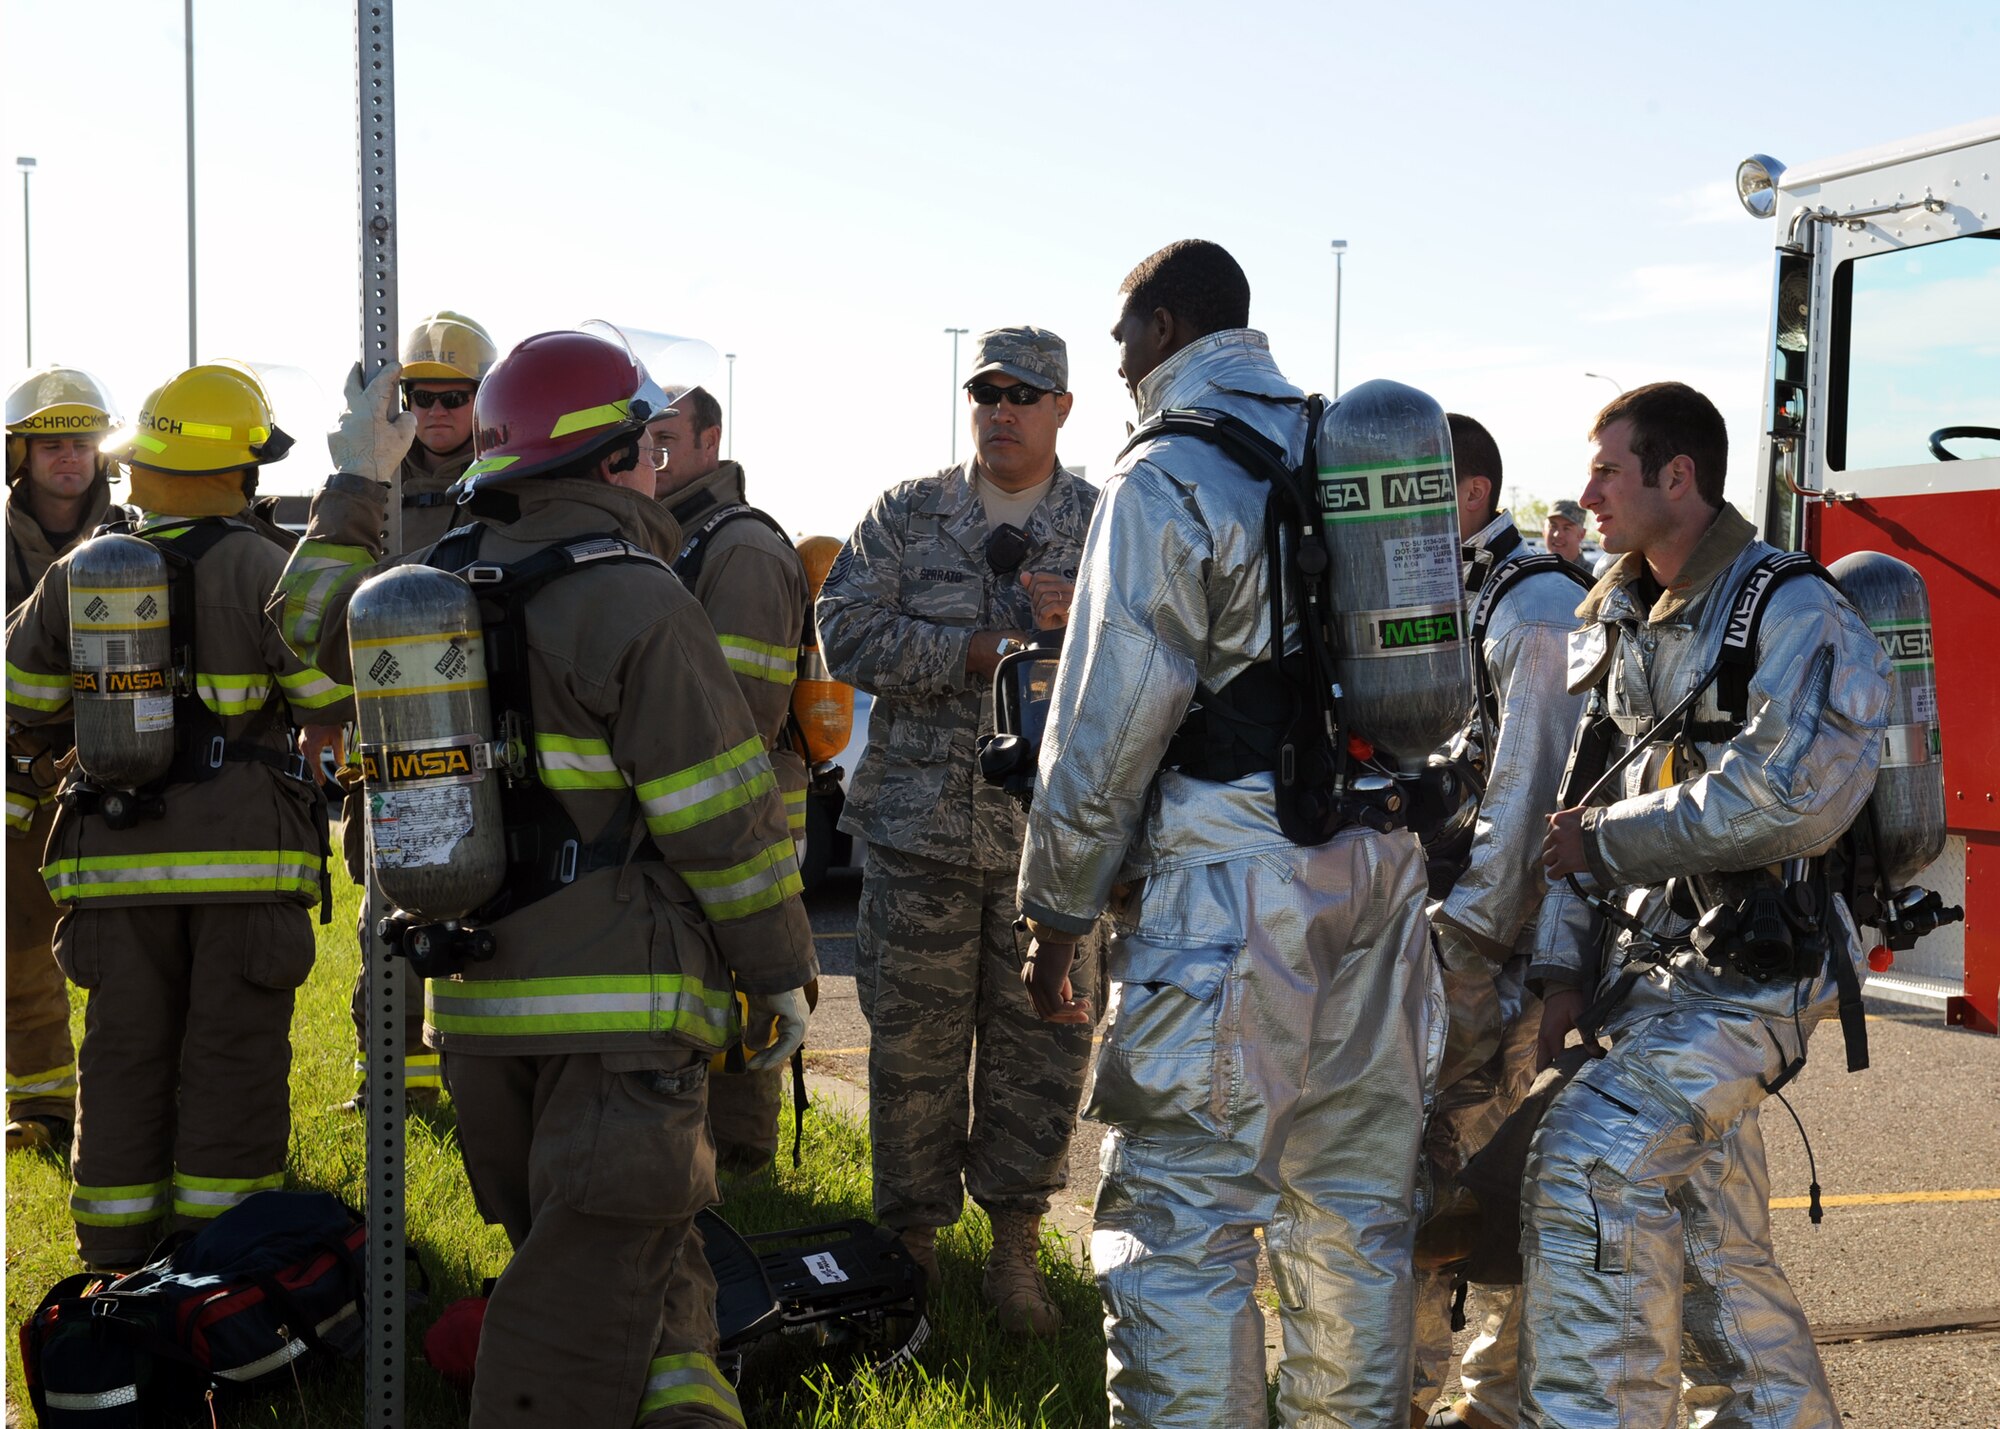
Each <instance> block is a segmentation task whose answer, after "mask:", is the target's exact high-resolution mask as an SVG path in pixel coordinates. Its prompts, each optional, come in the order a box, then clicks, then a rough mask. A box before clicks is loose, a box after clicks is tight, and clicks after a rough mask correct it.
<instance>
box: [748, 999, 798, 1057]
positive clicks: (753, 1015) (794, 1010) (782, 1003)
mask: <svg viewBox="0 0 2000 1429" xmlns="http://www.w3.org/2000/svg"><path fill="white" fill-rule="evenodd" d="M744 1001H746V1002H748V1003H749V1004H750V1025H751V1026H752V1027H761V1026H763V1025H764V1022H765V1020H766V1019H771V1020H773V1021H774V1022H775V1023H776V1027H775V1028H774V1029H773V1030H774V1032H775V1040H774V1041H773V1042H772V1043H771V1045H770V1046H768V1047H766V1048H765V1049H764V1050H763V1051H761V1052H756V1053H753V1054H752V1055H750V1056H749V1057H746V1058H745V1059H744V1061H743V1066H744V1068H745V1069H746V1070H748V1071H752V1072H761V1071H764V1070H765V1069H766V1068H768V1067H782V1066H784V1065H785V1063H787V1062H789V1061H791V1060H792V1053H794V1052H796V1051H798V1050H799V1048H801V1047H803V1046H805V1043H806V1018H807V1017H809V1016H811V1011H810V1009H808V1008H807V1006H806V990H805V989H804V988H802V987H795V988H792V989H790V990H789V991H786V992H752V993H747V994H745V996H744Z"/></svg>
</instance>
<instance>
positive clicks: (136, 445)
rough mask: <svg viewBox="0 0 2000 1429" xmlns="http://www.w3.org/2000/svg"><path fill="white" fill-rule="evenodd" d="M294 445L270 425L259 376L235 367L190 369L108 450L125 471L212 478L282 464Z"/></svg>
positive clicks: (121, 432) (157, 396) (125, 428)
mask: <svg viewBox="0 0 2000 1429" xmlns="http://www.w3.org/2000/svg"><path fill="white" fill-rule="evenodd" d="M291 449H292V439H291V437H290V436H288V435H287V434H286V433H284V432H283V431H281V430H279V429H278V427H277V426H275V425H274V424H273V423H272V421H271V404H270V401H269V400H268V399H267V398H266V397H265V396H264V388H263V386H262V384H260V383H259V382H258V381H257V378H256V374H255V373H253V372H251V371H250V370H249V369H248V368H246V367H244V366H243V365H242V364H241V363H236V362H211V363H204V364H203V365H201V366H200V367H190V368H189V369H188V370H187V371H185V372H183V373H182V374H181V375H180V376H178V377H175V378H173V379H172V380H171V381H169V382H168V383H167V384H166V385H165V386H163V387H161V388H159V389H158V390H157V391H155V392H153V393H152V395H150V396H149V397H147V398H146V400H145V402H144V403H143V404H142V405H141V406H140V408H139V416H138V419H137V420H136V421H133V422H129V423H127V424H126V425H125V426H123V427H120V428H119V429H118V430H117V431H116V432H114V433H113V434H112V435H111V437H110V438H109V439H108V440H106V442H105V443H104V446H103V451H104V453H105V454H106V455H107V456H111V457H115V458H117V459H118V460H119V461H122V462H124V463H126V464H127V465H128V466H137V467H145V468H147V469H148V470H151V471H161V472H166V473H168V474H169V475H172V476H210V475H213V474H214V473H217V472H224V471H238V470H241V469H242V468H244V467H247V466H263V465H265V464H266V463H268V462H274V461H280V460H283V458H284V455H285V453H286V452H288V451H290V450H291Z"/></svg>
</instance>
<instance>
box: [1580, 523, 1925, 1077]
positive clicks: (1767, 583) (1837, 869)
mask: <svg viewBox="0 0 2000 1429" xmlns="http://www.w3.org/2000/svg"><path fill="white" fill-rule="evenodd" d="M1807 575H1810V576H1814V577H1816V578H1818V579H1819V580H1822V581H1824V582H1826V584H1827V585H1828V586H1830V587H1831V588H1832V589H1833V591H1834V593H1835V594H1836V595H1837V596H1838V597H1839V598H1840V599H1841V600H1842V601H1843V602H1845V601H1846V600H1847V595H1846V592H1844V591H1843V590H1842V589H1841V586H1840V582H1839V581H1838V580H1837V579H1835V577H1834V576H1833V574H1832V572H1830V571H1828V570H1827V569H1826V568H1825V567H1824V566H1822V565H1820V563H1819V562H1818V561H1816V560H1814V559H1813V558H1812V557H1811V556H1809V555H1807V554H1806V553H1805V552H1803V551H1784V552H1778V553H1775V554H1772V555H1769V556H1766V557H1764V558H1763V559H1762V560H1760V561H1758V562H1757V563H1756V564H1755V565H1754V566H1752V567H1751V568H1750V569H1749V571H1747V572H1746V573H1745V574H1744V577H1743V581H1742V583H1741V584H1740V585H1738V587H1737V588H1736V591H1735V593H1734V595H1732V596H1731V598H1730V606H1729V615H1728V618H1727V620H1726V621H1725V623H1724V626H1723V636H1722V643H1721V647H1720V649H1719V650H1718V652H1717V655H1716V659H1715V662H1714V663H1713V664H1712V665H1711V666H1710V667H1709V669H1708V671H1707V673H1706V674H1704V675H1703V676H1702V678H1701V680H1700V681H1699V682H1697V683H1696V685H1695V687H1694V688H1693V689H1692V690H1690V691H1689V692H1688V693H1687V694H1686V695H1685V696H1683V697H1682V699H1681V700H1680V702H1679V703H1678V704H1676V705H1674V707H1673V708H1672V709H1670V710H1668V711H1667V712H1666V713H1665V714H1663V715H1661V716H1660V717H1659V718H1658V719H1657V720H1655V721H1654V722H1653V724H1652V725H1651V726H1649V727H1648V728H1647V729H1646V730H1644V731H1643V732H1641V733H1640V734H1639V735H1638V736H1637V737H1636V738H1635V739H1634V740H1633V741H1632V744H1631V747H1630V748H1628V749H1627V750H1626V751H1625V753H1624V754H1623V755H1622V756H1620V757H1619V758H1618V759H1617V760H1616V761H1615V762H1613V761H1612V760H1611V758H1610V754H1611V749H1612V746H1613V744H1614V743H1615V741H1616V739H1617V736H1618V727H1617V724H1616V722H1615V720H1614V719H1613V717H1612V716H1611V714H1610V712H1609V709H1608V707H1607V703H1606V698H1605V690H1606V688H1607V687H1608V685H1609V683H1610V678H1611V670H1612V668H1613V667H1614V665H1615V663H1616V662H1615V661H1614V660H1612V659H1610V658H1609V657H1607V658H1606V659H1605V661H1604V674H1603V675H1602V676H1601V677H1600V679H1599V680H1598V682H1597V684H1596V685H1595V686H1593V687H1592V689H1591V692H1590V697H1589V701H1588V703H1587V704H1586V705H1585V708H1584V718H1583V721H1582V723H1581V724H1579V725H1578V727H1577V733H1576V739H1575V742H1574V743H1573V744H1572V746H1571V749H1570V757H1569V763H1568V765H1567V766H1566V767H1565V768H1564V771H1563V782H1562V788H1561V792H1560V794H1559V795H1558V797H1557V805H1558V807H1560V808H1564V809H1573V808H1577V807H1580V806H1581V805H1583V804H1585V803H1587V802H1588V801H1589V800H1590V799H1592V798H1593V797H1595V795H1596V794H1597V793H1598V791H1599V790H1600V789H1602V788H1603V787H1604V786H1605V785H1606V784H1607V783H1609V782H1610V781H1612V780H1613V779H1615V778H1617V777H1618V776H1619V775H1620V774H1621V773H1623V772H1624V771H1625V769H1626V768H1628V767H1629V766H1630V765H1631V764H1632V763H1633V761H1635V760H1636V759H1637V758H1638V757H1639V756H1640V755H1641V754H1642V753H1644V752H1645V751H1646V750H1647V749H1649V748H1651V747H1652V746H1653V745H1656V744H1659V743H1661V742H1662V741H1671V742H1672V746H1673V757H1674V758H1675V759H1676V760H1677V761H1679V762H1681V763H1682V765H1683V766H1684V767H1687V768H1691V769H1694V768H1698V767H1699V766H1700V763H1701V761H1700V757H1699V754H1698V751H1697V750H1696V748H1695V746H1696V745H1697V744H1726V743H1728V742H1729V741H1730V740H1733V739H1734V738H1736V736H1737V735H1739V734H1741V733H1742V731H1743V728H1744V726H1745V724H1746V723H1747V722H1748V720H1749V713H1750V710H1749V706H1750V681H1751V679H1752V677H1753V676H1754V675H1755V674H1756V670H1757V645H1758V639H1759V637H1760V636H1761V634H1762V632H1763V628H1764V617H1765V615H1766V614H1767V613H1768V611H1769V609H1770V603H1771V597H1772V595H1773V594H1774V593H1776V591H1777V590H1778V589H1779V587H1781V586H1783V585H1784V584H1785V583H1786V582H1788V581H1790V580H1793V579H1795V578H1797V577H1799V576H1807ZM1613 638H1614V639H1615V632H1614V636H1613ZM1711 687H1713V688H1714V690H1715V700H1716V705H1717V708H1718V711H1719V713H1720V715H1721V718H1719V719H1715V720H1696V719H1695V718H1694V712H1695V709H1696V707H1697V706H1698V704H1699V703H1700V701H1701V697H1702V695H1703V694H1705V693H1706V692H1707V691H1708V690H1709V689H1710V688H1711ZM1872 815H1873V811H1872V807H1871V808H1864V809H1863V811H1862V814H1861V816H1860V818H1859V819H1857V820H1856V822H1855V823H1854V824H1853V825H1852V826H1851V827H1850V828H1849V829H1848V830H1847V831H1846V832H1845V833H1844V834H1843V835H1842V836H1841V840H1840V842H1839V844H1838V845H1836V847H1835V848H1834V850H1833V851H1832V852H1831V853H1828V854H1826V855H1823V856H1821V857H1818V858H1812V859H1793V860H1790V861H1788V862H1787V863H1786V864H1785V865H1784V867H1783V869H1782V870H1781V873H1780V876H1779V877H1778V878H1776V879H1774V878H1772V877H1771V875H1770V873H1769V871H1768V870H1763V869H1757V870H1749V871H1745V872H1740V873H1714V874H1696V875H1687V876H1680V877H1676V878H1673V879H1671V880H1669V882H1668V884H1667V898H1668V902H1669V904H1670V906H1671V907H1672V908H1673V909H1674V911H1675V912H1676V913H1678V914H1679V915H1680V916H1681V917H1683V918H1686V919H1689V920H1691V921H1692V922H1693V927H1692V928H1691V929H1690V930H1689V931H1688V933H1687V935H1686V936H1685V938H1684V939H1682V940H1678V941H1675V942H1674V943H1672V944H1670V945H1669V946H1667V947H1665V948H1661V947H1660V946H1659V945H1658V939H1657V938H1656V937H1655V936H1654V934H1653V932H1652V931H1651V930H1649V929H1647V928H1646V927H1645V925H1643V924H1641V923H1640V922H1639V921H1638V920H1637V919H1636V918H1634V917H1632V916H1630V915H1629V914H1627V913H1626V912H1625V911H1624V910H1623V909H1620V908H1618V907H1616V906H1614V905H1613V904H1611V903H1610V902H1609V901H1608V900H1606V899H1605V898H1602V897H1600V896H1598V895H1596V894H1593V893H1590V892H1588V891H1586V890H1585V889H1584V888H1583V886H1582V884H1581V883H1580V882H1578V880H1577V878H1576V876H1575V875H1574V874H1572V875H1571V876H1570V878H1569V883H1570V887H1571V889H1572V890H1573V891H1574V892H1575V893H1576V894H1577V895H1578V896H1579V897H1581V898H1583V899H1584V900H1585V901H1586V902H1588V903H1589V904H1591V905H1592V906H1593V907H1595V908H1596V909H1597V910H1598V911H1599V912H1600V913H1602V914H1603V915H1604V916H1605V917H1606V919H1607V920H1608V921H1609V922H1611V923H1612V924H1614V925H1615V926H1617V927H1619V928H1622V929H1624V930H1625V931H1626V932H1628V933H1630V934H1631V935H1632V936H1633V938H1634V941H1633V942H1632V943H1631V944H1630V945H1629V947H1628V954H1627V959H1628V960H1627V966H1626V968H1625V970H1624V971H1623V972H1621V973H1620V974H1619V976H1618V979H1617V980H1616V981H1615V982H1614V983H1613V984H1612V985H1611V987H1610V988H1609V989H1607V990H1606V991H1605V993H1604V994H1603V995H1602V996H1601V997H1599V998H1598V999H1597V1001H1596V1002H1595V1003H1593V1004H1592V1005H1591V1007H1590V1008H1589V1009H1588V1010H1587V1011H1586V1012H1585V1013H1584V1015H1583V1017H1582V1018H1581V1019H1579V1025H1581V1026H1584V1027H1586V1028H1588V1029H1590V1030H1592V1031H1594V1030H1595V1029H1596V1028H1598V1027H1600V1026H1602V1025H1603V1022H1604V1019H1605V1018H1606V1017H1608V1016H1609V1015H1610V1013H1611V1012H1612V1011H1613V1010H1614V1009H1615V1008H1616V1007H1617V1005H1618V1004H1619V1003H1620V1002H1621V1001H1622V1000H1623V999H1624V997H1625V995H1626V994H1627V993H1628V992H1630V991H1631V989H1632V987H1633V985H1634V984H1635V983H1636V982H1637V981H1638V979H1639V978H1640V977H1643V976H1644V975H1645V974H1646V972H1648V971H1649V970H1650V969H1651V968H1652V967H1653V966H1655V965H1656V964H1655V963H1654V962H1653V961H1652V960H1650V959H1647V958H1644V957H1635V956H1634V955H1635V954H1636V953H1638V952H1639V951H1640V950H1645V949H1650V950H1652V951H1654V952H1656V953H1658V954H1660V955H1661V956H1662V957H1664V956H1670V955H1671V954H1672V953H1674V952H1676V951H1679V950H1681V949H1692V950H1693V951H1695V952H1696V953H1698V954H1699V955H1700V956H1701V957H1702V958H1703V960H1704V961H1706V962H1707V963H1708V964H1709V965H1710V966H1711V967H1712V968H1714V969H1715V970H1716V971H1717V972H1718V973H1721V972H1728V971H1734V972H1737V973H1739V974H1741V975H1742V976H1744V977H1747V978H1749V979H1750V980H1751V981H1753V982H1758V983H1771V982H1785V981H1789V982H1801V981H1804V980H1806V979H1809V978H1813V977H1817V976H1818V975H1819V973H1820V972H1821V970H1822V969H1829V968H1830V970H1831V971H1832V973H1833V978H1834V983H1835V986H1836V987H1837V989H1838V992H1839V1015H1840V1026H1841V1034H1842V1037H1843V1040H1844V1042H1845V1044H1846V1049H1847V1069H1848V1071H1850V1072H1859V1071H1862V1070H1863V1069H1865V1068H1866V1067H1867V1066H1868V1027H1867V1022H1866V1020H1865V1015H1864V1012H1863V1008H1862V1002H1861V982H1860V978H1859V977H1858V976H1857V974H1856V973H1855V971H1854V964H1853V961H1852V959H1850V958H1848V957H1845V956H1840V955H1837V954H1836V953H1835V951H1834V948H1833V941H1832V939H1831V938H1830V937H1829V936H1828V935H1827V925H1828V915H1829V914H1830V913H1831V911H1832V897H1833V894H1834V893H1836V892H1839V893H1842V894H1844V895H1845V896H1846V898H1847V900H1848V903H1849V906H1850V908H1852V909H1853V910H1854V912H1855V914H1856V917H1857V919H1858V920H1859V921H1861V922H1864V923H1866V922H1872V921H1874V920H1873V919H1871V918H1870V917H1869V916H1868V914H1869V912H1870V911H1871V909H1873V908H1877V907H1880V906H1882V905H1883V903H1884V902H1885V900H1884V899H1882V898H1881V897H1880V896H1879V891H1878V890H1877V889H1876V887H1875V884H1876V883H1877V882H1878V881H1879V880H1878V875H1877V873H1876V870H1875V864H1874V859H1873V835H1872V827H1871V820H1872ZM1886 901H1887V902H1889V903H1890V904H1893V898H1891V899H1889V900H1886ZM1911 941H1914V936H1912V938H1911ZM1804 1065H1805V1056H1804V1052H1803V1049H1802V1050H1801V1052H1800V1055H1799V1056H1798V1057H1797V1058H1796V1059H1795V1060H1794V1061H1793V1062H1792V1063H1791V1064H1790V1065H1788V1066H1787V1067H1786V1068H1785V1069H1784V1070H1783V1071H1782V1072H1781V1073H1780V1074H1779V1076H1778V1077H1777V1079H1776V1080H1775V1081H1774V1083H1773V1084H1772V1086H1771V1088H1770V1090H1773V1091H1775V1090H1777V1089H1778V1088H1780V1087H1782V1086H1783V1085H1784V1084H1785V1083H1786V1082H1788V1081H1790V1080H1791V1079H1792V1077H1794V1076H1796V1075H1797V1074H1798V1072H1799V1071H1800V1070H1801V1069H1802V1068H1803V1067H1804Z"/></svg>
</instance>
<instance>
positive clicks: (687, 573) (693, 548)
mask: <svg viewBox="0 0 2000 1429" xmlns="http://www.w3.org/2000/svg"><path fill="white" fill-rule="evenodd" d="M746 516H748V517H752V518H754V519H756V520H758V521H761V522H763V523H764V524H765V525H766V526H768V527H769V528H770V529H771V531H772V533H773V534H774V535H776V536H777V537H778V539H779V540H781V541H783V542H784V543H785V544H786V545H787V546H789V545H791V543H792V538H791V537H790V536H789V535H787V534H786V533H785V528H784V527H783V526H780V525H779V524H778V522H777V518H775V517H773V516H772V515H771V514H770V513H769V512H766V511H760V510H758V509H757V508H756V507H755V506H751V505H749V504H748V503H747V502H741V501H738V502H732V503H731V504H730V505H728V506H722V507H718V508H717V509H716V510H714V511H712V512H710V513H709V515H708V517H707V518H706V519H705V520H704V521H703V522H702V523H701V524H700V525H699V526H697V527H695V528H694V530H693V531H692V532H689V533H687V538H686V539H685V540H683V541H682V542H681V549H680V554H679V555H677V556H675V557H674V574H675V575H677V576H679V577H680V578H681V584H682V585H684V586H686V587H687V588H688V589H689V590H693V589H694V583H695V582H696V581H698V580H700V579H701V568H702V566H703V565H704V564H705V563H706V562H707V560H708V552H709V547H710V546H711V545H712V544H713V542H714V539H715V534H716V532H718V531H720V530H721V529H722V528H723V527H724V526H727V525H728V524H729V523H730V522H732V521H740V520H742V519H743V518H744V517H746Z"/></svg>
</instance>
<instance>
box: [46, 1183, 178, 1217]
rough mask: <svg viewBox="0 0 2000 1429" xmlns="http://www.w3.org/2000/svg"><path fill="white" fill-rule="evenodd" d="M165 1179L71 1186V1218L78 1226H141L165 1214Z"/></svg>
mask: <svg viewBox="0 0 2000 1429" xmlns="http://www.w3.org/2000/svg"><path fill="white" fill-rule="evenodd" d="M167 1189H168V1183H167V1182H165V1181H152V1182H149V1183H147V1184H145V1185H142V1186H84V1185H77V1186H72V1187H71V1188H70V1193H69V1214H70V1219H71V1220H73V1221H75V1222H76V1223H77V1224H78V1225H80V1226H141V1225H144V1224H145V1223H146V1222H147V1221H157V1220H158V1219H160V1217H162V1216H164V1215H165V1214H166V1213H167Z"/></svg>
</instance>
